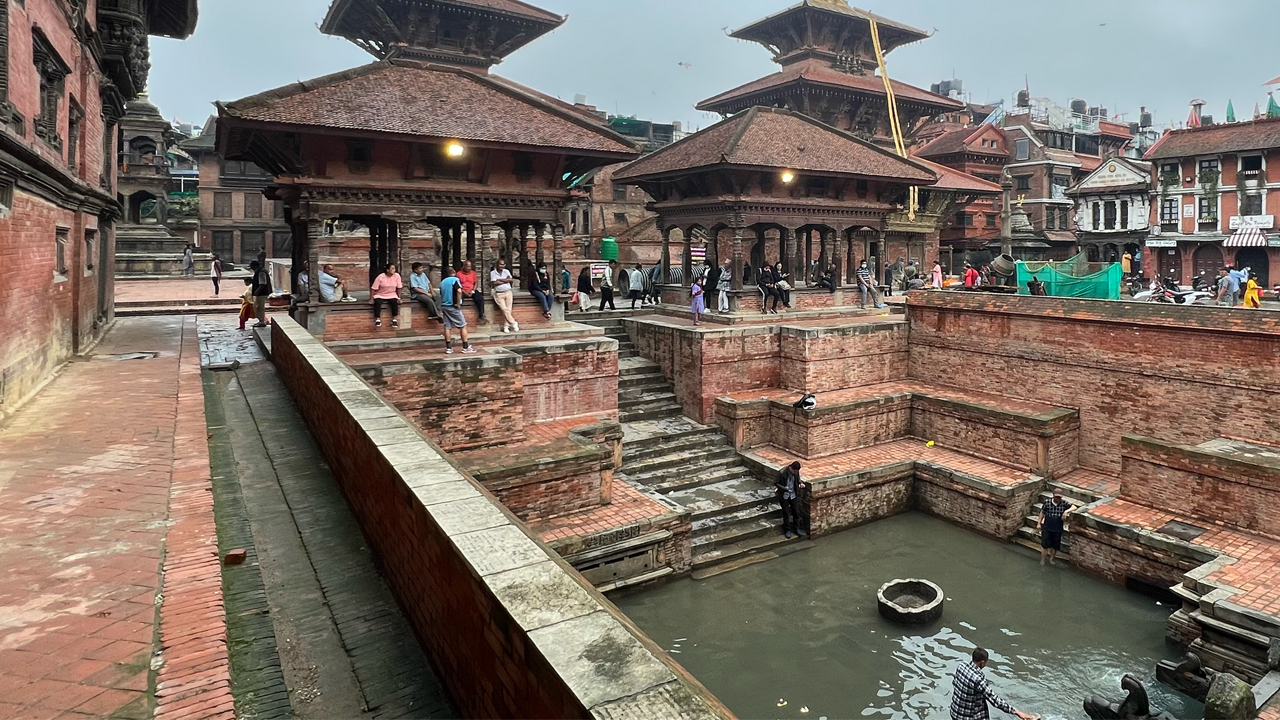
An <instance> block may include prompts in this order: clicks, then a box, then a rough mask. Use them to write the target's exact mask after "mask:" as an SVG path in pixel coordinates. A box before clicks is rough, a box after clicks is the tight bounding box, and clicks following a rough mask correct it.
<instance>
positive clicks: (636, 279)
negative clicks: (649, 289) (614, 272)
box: [627, 263, 644, 310]
mask: <svg viewBox="0 0 1280 720" xmlns="http://www.w3.org/2000/svg"><path fill="white" fill-rule="evenodd" d="M627 282H628V285H627V297H628V298H630V300H631V309H632V310H635V309H636V303H637V302H641V303H643V301H644V267H643V266H642V265H641V264H640V263H636V266H635V267H633V268H631V270H629V271H627Z"/></svg>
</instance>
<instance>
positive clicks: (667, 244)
mask: <svg viewBox="0 0 1280 720" xmlns="http://www.w3.org/2000/svg"><path fill="white" fill-rule="evenodd" d="M661 261H662V276H661V277H659V278H658V283H659V284H662V283H666V282H667V281H668V280H669V279H670V278H671V228H670V227H667V226H664V227H663V228H662V257H661Z"/></svg>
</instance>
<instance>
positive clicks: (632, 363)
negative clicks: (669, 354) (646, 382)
mask: <svg viewBox="0 0 1280 720" xmlns="http://www.w3.org/2000/svg"><path fill="white" fill-rule="evenodd" d="M655 372H656V373H658V374H659V375H661V374H662V367H661V366H659V365H658V363H656V362H653V361H652V360H645V359H644V358H642V357H630V358H619V359H618V376H619V377H620V378H625V377H628V376H631V375H652V374H654V373H655Z"/></svg>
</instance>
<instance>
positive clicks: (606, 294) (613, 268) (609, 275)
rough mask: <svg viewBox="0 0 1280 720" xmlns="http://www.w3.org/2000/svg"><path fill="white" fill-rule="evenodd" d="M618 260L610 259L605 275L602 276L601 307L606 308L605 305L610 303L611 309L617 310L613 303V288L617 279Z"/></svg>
mask: <svg viewBox="0 0 1280 720" xmlns="http://www.w3.org/2000/svg"><path fill="white" fill-rule="evenodd" d="M617 272H618V261H617V260H610V261H609V267H607V268H605V270H604V277H602V278H600V309H601V310H604V306H605V305H608V306H609V309H610V310H617V309H618V308H616V307H614V305H613V288H614V282H615V281H616V280H617Z"/></svg>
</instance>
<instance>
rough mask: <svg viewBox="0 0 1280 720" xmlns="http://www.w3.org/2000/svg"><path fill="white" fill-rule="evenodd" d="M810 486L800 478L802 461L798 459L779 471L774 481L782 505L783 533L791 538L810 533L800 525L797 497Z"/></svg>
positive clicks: (774, 487) (779, 502) (775, 490)
mask: <svg viewBox="0 0 1280 720" xmlns="http://www.w3.org/2000/svg"><path fill="white" fill-rule="evenodd" d="M805 487H808V486H807V485H806V484H805V482H804V481H802V480H801V479H800V461H799V460H796V461H795V462H793V463H791V464H790V465H788V466H786V467H784V468H782V469H781V470H779V471H778V477H777V479H775V480H774V481H773V489H774V492H775V493H776V494H777V496H778V504H780V505H781V506H782V534H783V535H785V536H786V537H787V539H788V540H790V539H791V536H793V535H801V536H804V535H808V534H809V533H808V531H806V530H803V529H802V528H801V527H800V522H799V513H798V512H797V508H798V503H797V499H798V498H799V497H800V491H801V490H802V489H804V488H805Z"/></svg>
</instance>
